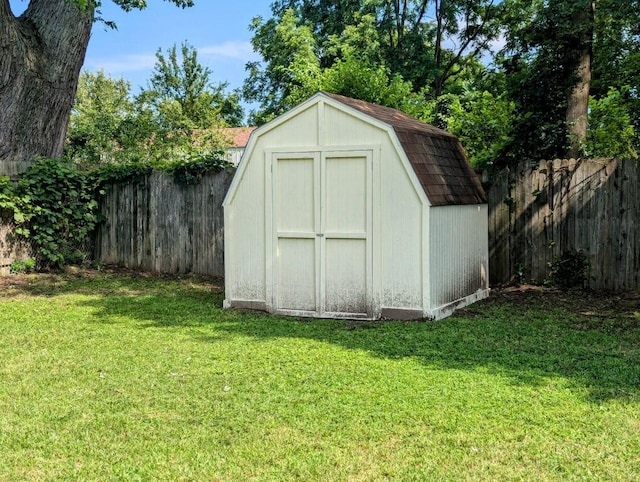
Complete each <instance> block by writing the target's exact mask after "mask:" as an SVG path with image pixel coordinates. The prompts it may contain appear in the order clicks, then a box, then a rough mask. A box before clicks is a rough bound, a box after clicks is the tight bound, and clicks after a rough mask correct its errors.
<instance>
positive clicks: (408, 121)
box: [324, 92, 487, 206]
mask: <svg viewBox="0 0 640 482" xmlns="http://www.w3.org/2000/svg"><path fill="white" fill-rule="evenodd" d="M324 94H325V95H327V96H328V97H331V98H332V99H335V100H337V101H338V102H341V103H342V104H344V105H347V106H349V107H352V108H354V109H356V110H358V111H360V112H363V113H364V114H367V115H369V116H371V117H373V118H374V119H378V120H380V121H382V122H384V123H385V124H388V125H389V126H391V127H392V128H393V130H394V131H395V133H396V136H397V137H398V140H399V141H400V144H401V145H402V148H403V150H404V152H405V153H406V155H407V158H408V159H409V162H410V163H411V166H412V167H413V170H414V171H415V173H416V175H417V177H418V179H419V180H420V183H421V184H422V187H423V189H424V191H425V193H426V194H427V197H428V198H429V201H430V202H431V204H432V205H434V206H446V205H456V204H485V203H486V202H487V197H486V195H485V192H484V189H482V184H480V179H478V176H477V175H476V173H475V171H474V170H473V168H472V167H471V165H470V164H469V161H468V160H467V156H466V155H465V153H464V150H463V148H462V145H461V144H460V142H459V141H458V139H457V137H455V136H454V135H453V134H451V133H449V132H447V131H444V130H442V129H438V128H437V127H433V126H432V125H429V124H425V123H424V122H421V121H419V120H418V119H414V118H413V117H410V116H408V115H407V114H405V113H404V112H401V111H399V110H397V109H392V108H391V107H383V106H380V105H376V104H371V103H369V102H364V101H362V100H356V99H352V98H350V97H345V96H342V95H338V94H330V93H328V92H324Z"/></svg>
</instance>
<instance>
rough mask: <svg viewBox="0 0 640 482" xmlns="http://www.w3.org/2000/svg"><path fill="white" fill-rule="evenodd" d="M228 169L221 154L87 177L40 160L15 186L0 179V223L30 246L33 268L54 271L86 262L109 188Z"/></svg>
mask: <svg viewBox="0 0 640 482" xmlns="http://www.w3.org/2000/svg"><path fill="white" fill-rule="evenodd" d="M230 167H231V165H230V163H229V162H228V161H226V160H225V159H224V157H223V153H222V152H220V151H213V152H210V153H207V154H200V155H197V156H190V157H188V158H184V159H178V160H174V161H170V162H164V163H163V164H162V165H156V166H151V165H149V164H148V163H139V162H130V163H120V164H110V165H103V166H101V167H100V168H98V169H95V170H92V171H86V172H85V171H80V170H78V169H76V168H74V167H73V166H71V165H69V164H68V163H67V162H66V161H65V160H64V159H48V158H41V159H39V160H38V161H37V162H35V163H34V164H32V165H31V167H30V168H29V169H28V170H27V171H26V172H25V173H23V174H22V176H21V178H20V180H19V181H17V182H16V183H12V182H11V181H10V180H9V179H8V178H6V177H0V220H4V221H10V222H11V223H12V224H14V226H15V228H14V233H15V234H16V235H17V236H19V237H21V238H23V239H25V240H26V241H28V242H29V243H30V245H31V248H32V250H33V253H34V256H35V260H36V264H37V268H38V269H44V270H48V269H59V268H62V267H64V266H65V265H68V264H74V263H78V262H81V261H82V260H83V258H84V257H85V252H86V249H85V247H86V246H87V245H88V243H89V242H90V236H91V234H92V232H93V230H94V229H95V228H96V226H97V224H98V223H99V221H100V215H99V213H98V198H99V196H100V195H102V194H104V193H105V188H106V187H107V186H108V185H110V184H115V183H123V182H143V181H144V180H145V179H146V177H147V176H148V175H149V174H150V173H151V171H152V170H153V169H154V168H155V169H159V170H161V171H165V172H168V173H169V174H171V175H172V176H173V178H174V180H175V182H177V183H179V184H185V185H192V184H196V183H198V182H199V181H200V180H201V179H202V177H203V176H204V175H205V174H207V173H215V172H218V171H220V170H222V169H227V168H230Z"/></svg>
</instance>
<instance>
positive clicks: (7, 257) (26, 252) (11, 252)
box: [0, 219, 32, 276]
mask: <svg viewBox="0 0 640 482" xmlns="http://www.w3.org/2000/svg"><path fill="white" fill-rule="evenodd" d="M13 229H14V225H13V223H12V222H10V221H6V220H5V221H2V220H1V219H0V276H4V275H8V274H9V273H10V272H11V265H12V264H13V263H14V262H15V261H20V260H25V259H27V258H30V257H31V256H32V254H31V250H30V249H29V245H28V244H27V243H25V242H24V241H21V240H20V239H18V238H17V237H16V235H15V234H14V232H13Z"/></svg>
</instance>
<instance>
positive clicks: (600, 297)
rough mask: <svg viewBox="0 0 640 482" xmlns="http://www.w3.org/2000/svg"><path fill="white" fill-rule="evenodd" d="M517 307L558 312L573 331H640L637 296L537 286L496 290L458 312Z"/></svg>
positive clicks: (634, 294) (524, 309) (634, 293)
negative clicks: (560, 312)
mask: <svg viewBox="0 0 640 482" xmlns="http://www.w3.org/2000/svg"><path fill="white" fill-rule="evenodd" d="M502 305H508V306H509V307H513V308H517V309H518V310H519V311H521V312H524V311H532V312H540V311H542V312H544V311H545V310H549V311H552V310H553V311H555V312H557V311H558V310H559V311H562V312H564V313H565V314H566V315H565V320H566V322H567V323H570V324H572V325H573V326H574V327H575V328H576V329H583V330H589V329H594V328H597V329H603V327H605V328H606V327H607V326H609V328H610V329H611V330H615V331H619V330H627V329H640V293H636V292H621V293H610V292H601V291H590V290H560V289H556V288H548V287H541V286H531V285H526V286H517V287H504V288H497V289H493V290H492V291H491V295H490V296H489V298H487V299H486V300H483V301H481V302H479V303H476V304H474V305H471V306H469V307H468V308H466V309H464V310H461V311H460V312H459V313H460V314H464V313H465V312H466V313H469V314H470V315H473V314H475V315H477V314H478V313H479V312H480V310H482V311H484V309H485V308H486V307H487V306H489V307H490V306H502Z"/></svg>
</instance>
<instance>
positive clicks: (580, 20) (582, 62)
mask: <svg viewBox="0 0 640 482" xmlns="http://www.w3.org/2000/svg"><path fill="white" fill-rule="evenodd" d="M594 14H595V1H592V0H584V4H583V7H582V8H581V10H580V11H579V12H577V13H576V15H575V24H576V25H577V26H578V29H579V33H578V35H579V36H578V39H577V48H576V64H577V68H576V71H575V84H574V85H573V88H572V89H571V90H570V91H569V94H568V97H567V114H566V122H567V131H568V135H569V148H568V150H567V157H568V158H577V157H579V156H580V147H581V146H582V145H583V144H584V143H585V141H586V140H587V127H588V115H589V89H590V86H591V57H592V43H593V33H594V32H593V24H594Z"/></svg>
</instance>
